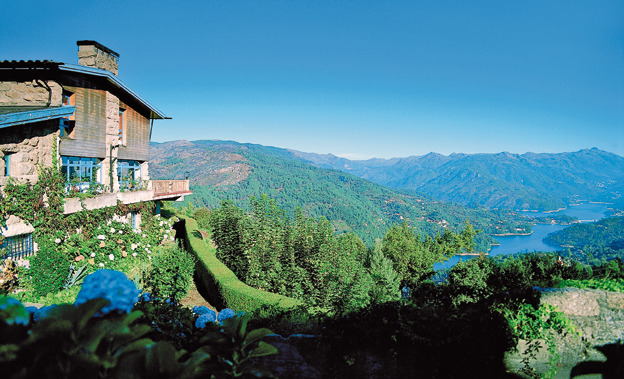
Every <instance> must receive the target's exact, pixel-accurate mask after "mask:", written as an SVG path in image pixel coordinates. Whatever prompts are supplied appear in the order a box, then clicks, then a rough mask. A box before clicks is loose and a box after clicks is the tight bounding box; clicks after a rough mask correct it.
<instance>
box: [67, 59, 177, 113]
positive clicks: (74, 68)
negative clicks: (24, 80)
mask: <svg viewBox="0 0 624 379" xmlns="http://www.w3.org/2000/svg"><path fill="white" fill-rule="evenodd" d="M58 68H59V69H60V70H61V71H65V72H75V73H81V74H86V75H91V76H97V77H100V78H105V79H107V80H108V82H109V83H110V84H112V85H113V86H114V87H116V88H118V89H119V90H121V91H122V92H124V93H126V94H127V95H130V96H132V97H133V98H134V99H136V100H137V101H139V102H140V103H141V104H143V105H144V106H145V107H146V108H147V109H149V110H150V112H151V116H150V118H153V119H157V120H158V119H170V118H171V117H167V116H166V115H165V114H164V113H162V112H161V111H159V110H158V109H156V107H154V106H153V105H151V104H150V103H148V102H147V101H146V100H145V99H143V98H142V97H141V96H139V95H138V94H137V93H136V92H134V91H133V90H131V89H130V87H128V86H126V85H125V84H123V83H122V82H121V80H119V79H118V78H117V76H116V75H114V74H113V73H112V72H110V71H106V70H102V69H99V68H95V67H87V66H81V65H75V64H61V65H60V66H59V67H58Z"/></svg>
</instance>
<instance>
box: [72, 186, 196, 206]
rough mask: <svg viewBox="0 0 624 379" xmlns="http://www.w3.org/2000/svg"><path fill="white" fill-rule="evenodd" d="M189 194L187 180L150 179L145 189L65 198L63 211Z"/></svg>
mask: <svg viewBox="0 0 624 379" xmlns="http://www.w3.org/2000/svg"><path fill="white" fill-rule="evenodd" d="M142 188H145V187H142ZM191 194H193V191H191V190H190V189H189V181H188V180H150V181H148V182H147V189H140V190H129V189H125V190H123V191H119V192H112V193H102V194H99V195H95V196H93V197H87V198H82V199H81V198H78V197H71V198H65V209H64V211H63V213H64V214H70V213H76V212H79V211H81V210H83V209H88V210H91V209H99V208H104V207H114V206H116V205H117V201H120V202H122V203H123V204H134V203H140V202H143V201H155V200H167V201H182V200H184V196H186V195H191ZM83 206H84V208H83Z"/></svg>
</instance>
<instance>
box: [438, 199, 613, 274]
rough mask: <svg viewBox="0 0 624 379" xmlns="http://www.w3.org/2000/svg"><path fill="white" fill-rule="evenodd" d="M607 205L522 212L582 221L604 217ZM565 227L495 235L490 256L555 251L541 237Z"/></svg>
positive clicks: (452, 262)
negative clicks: (495, 244) (518, 233)
mask: <svg viewBox="0 0 624 379" xmlns="http://www.w3.org/2000/svg"><path fill="white" fill-rule="evenodd" d="M607 207H608V205H607V204H601V203H587V204H580V205H573V206H570V207H568V208H567V209H564V210H561V211H559V212H549V213H542V212H523V214H525V215H526V216H529V217H548V216H556V215H563V214H565V215H568V216H572V217H577V218H578V219H579V220H581V221H582V222H592V221H598V220H600V219H603V218H605V216H606V212H607V210H608V209H607ZM566 227H567V226H564V225H550V224H549V225H543V224H538V225H535V226H533V233H532V234H531V235H529V236H507V237H495V238H496V239H497V240H498V241H499V242H500V246H492V250H490V256H496V255H508V254H516V253H527V252H528V253H530V252H534V251H557V250H559V249H560V248H559V246H556V245H555V246H553V245H548V244H546V243H544V241H543V239H544V238H546V236H547V235H548V234H550V233H553V232H556V231H559V230H562V229H565V228H566ZM471 258H473V256H456V257H453V258H451V259H449V260H448V261H446V262H442V263H436V264H435V265H434V266H433V268H434V270H436V271H437V270H440V269H444V268H450V267H452V266H454V265H455V264H456V263H457V262H460V261H463V260H466V259H471Z"/></svg>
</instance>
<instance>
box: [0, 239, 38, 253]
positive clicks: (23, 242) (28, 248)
mask: <svg viewBox="0 0 624 379" xmlns="http://www.w3.org/2000/svg"><path fill="white" fill-rule="evenodd" d="M2 249H5V250H6V253H5V254H2V257H1V258H2V259H6V258H8V257H11V258H13V259H20V258H24V257H27V256H29V255H31V254H34V252H35V245H34V243H33V235H32V233H25V234H18V235H16V236H11V237H5V238H4V241H3V242H2V245H0V251H1V250H2Z"/></svg>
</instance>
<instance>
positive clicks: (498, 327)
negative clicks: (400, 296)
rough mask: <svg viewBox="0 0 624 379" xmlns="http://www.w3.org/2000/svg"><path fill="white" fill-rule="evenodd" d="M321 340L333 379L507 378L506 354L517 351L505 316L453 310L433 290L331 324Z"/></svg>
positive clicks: (479, 307) (472, 308)
mask: <svg viewBox="0 0 624 379" xmlns="http://www.w3.org/2000/svg"><path fill="white" fill-rule="evenodd" d="M425 299H428V300H425ZM432 300H433V301H432ZM421 301H422V302H421ZM484 331H487V332H484ZM321 334H322V337H323V339H322V343H320V344H319V346H318V347H317V348H318V349H320V350H321V351H322V352H323V353H324V355H323V362H324V364H323V366H321V369H323V370H324V371H323V376H324V377H333V378H337V377H343V378H347V377H349V378H353V377H389V378H402V377H417V378H421V377H422V378H455V377H475V378H476V377H479V378H481V377H492V378H497V377H506V376H507V374H505V371H506V370H505V367H504V364H503V358H504V352H505V351H508V350H510V349H511V348H512V347H513V346H514V345H513V340H512V338H511V336H510V334H509V329H508V325H507V323H506V321H505V319H504V318H503V317H502V315H500V314H499V313H497V312H493V311H491V310H490V309H488V307H487V306H486V305H484V304H482V303H474V304H467V305H464V306H462V307H460V308H455V307H453V306H451V305H450V304H449V303H447V302H444V301H443V297H438V296H437V295H436V290H435V289H433V292H428V293H427V294H426V295H425V296H423V297H422V298H419V299H418V301H412V302H409V303H405V302H386V303H383V304H373V305H371V306H370V307H367V308H364V309H361V310H359V311H356V312H353V313H350V314H348V315H342V316H337V317H334V318H330V319H327V320H326V321H325V322H323V324H322V328H321ZM371 362H375V363H374V365H372V364H371ZM371 371H372V372H371Z"/></svg>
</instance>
